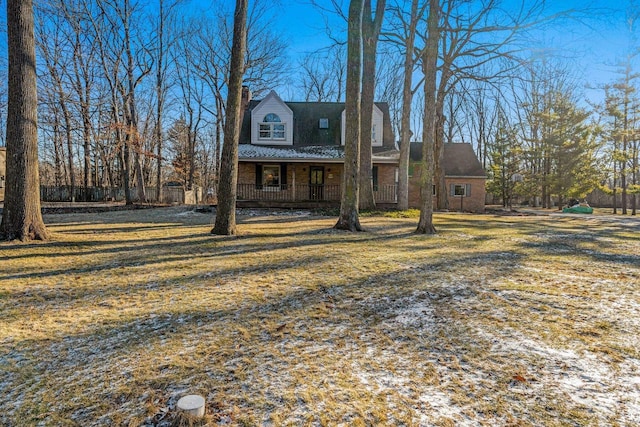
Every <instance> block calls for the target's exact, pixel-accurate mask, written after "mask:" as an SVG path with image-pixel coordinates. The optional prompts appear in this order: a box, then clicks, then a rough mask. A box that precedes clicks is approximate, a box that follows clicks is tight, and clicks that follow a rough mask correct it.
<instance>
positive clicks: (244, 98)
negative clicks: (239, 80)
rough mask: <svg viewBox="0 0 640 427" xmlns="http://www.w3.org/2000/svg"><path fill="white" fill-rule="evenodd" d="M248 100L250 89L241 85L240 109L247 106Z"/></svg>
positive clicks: (249, 99) (249, 98)
mask: <svg viewBox="0 0 640 427" xmlns="http://www.w3.org/2000/svg"><path fill="white" fill-rule="evenodd" d="M249 101H251V89H249V86H242V109H243V110H246V109H247V108H249Z"/></svg>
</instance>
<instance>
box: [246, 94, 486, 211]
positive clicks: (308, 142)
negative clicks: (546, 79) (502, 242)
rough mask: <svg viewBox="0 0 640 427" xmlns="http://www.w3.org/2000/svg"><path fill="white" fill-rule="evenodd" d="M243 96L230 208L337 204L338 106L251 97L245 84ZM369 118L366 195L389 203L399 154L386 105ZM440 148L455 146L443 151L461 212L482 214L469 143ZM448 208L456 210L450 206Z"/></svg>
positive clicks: (341, 133) (480, 179) (414, 202)
mask: <svg viewBox="0 0 640 427" xmlns="http://www.w3.org/2000/svg"><path fill="white" fill-rule="evenodd" d="M243 98H244V99H243V101H244V102H243V105H244V106H245V111H244V117H243V122H242V128H241V131H240V141H239V146H238V189H237V190H238V193H237V204H238V206H245V207H246V206H252V207H255V206H262V207H318V206H326V205H333V206H335V205H339V203H340V197H341V184H342V174H343V171H344V141H345V126H344V123H345V112H344V103H339V102H284V101H283V100H282V99H281V98H280V97H279V96H278V94H277V93H276V92H274V91H271V92H270V93H269V94H268V95H267V96H266V97H265V98H264V99H262V100H260V101H257V100H251V97H250V93H249V91H248V90H247V89H246V88H244V91H243ZM372 119H373V120H372V123H373V124H372V135H371V147H372V153H373V154H372V165H373V168H372V173H371V176H372V180H373V190H374V198H375V200H376V205H377V206H379V207H395V206H396V203H397V182H398V165H399V155H400V153H399V150H398V148H397V146H396V143H395V139H394V135H393V131H392V129H391V120H390V118H389V108H388V105H387V104H386V103H375V105H374V111H373V117H372ZM447 145H450V146H454V145H455V146H459V147H455V148H453V147H449V148H447V149H445V174H446V180H447V185H448V186H449V185H453V187H451V188H452V191H453V192H454V194H455V195H459V194H461V192H462V191H463V189H464V192H465V195H464V196H462V197H465V198H466V199H467V200H464V201H463V208H464V210H467V211H476V212H481V211H483V210H484V194H485V191H484V180H485V177H484V171H481V169H482V167H481V166H480V162H479V161H478V159H477V158H476V157H475V154H474V152H473V149H472V148H471V145H470V144H447ZM463 146H464V147H463ZM414 160H416V159H414ZM474 161H475V162H474ZM478 167H480V170H478ZM467 177H468V179H466V178H467ZM417 182H418V181H417V178H416V177H415V176H414V177H412V180H411V182H410V188H409V192H410V194H409V200H410V206H411V207H419V206H420V200H419V197H420V191H419V187H418V185H417ZM451 197H452V196H450V198H451ZM472 199H473V203H472ZM464 202H467V203H464ZM452 209H456V208H455V206H452Z"/></svg>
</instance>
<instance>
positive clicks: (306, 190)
mask: <svg viewBox="0 0 640 427" xmlns="http://www.w3.org/2000/svg"><path fill="white" fill-rule="evenodd" d="M373 195H374V199H375V201H376V203H396V202H397V186H396V185H378V186H376V188H374V192H373ZM340 196H341V190H340V185H335V184H332V185H328V184H323V185H313V184H296V185H287V184H283V185H256V184H238V195H237V199H238V200H243V201H261V202H262V201H274V202H314V201H317V202H322V201H325V202H339V201H340Z"/></svg>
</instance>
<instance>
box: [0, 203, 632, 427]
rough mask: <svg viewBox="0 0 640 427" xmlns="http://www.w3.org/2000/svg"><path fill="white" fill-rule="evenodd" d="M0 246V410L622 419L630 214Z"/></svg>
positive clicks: (90, 418) (130, 215)
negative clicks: (180, 404) (420, 230)
mask: <svg viewBox="0 0 640 427" xmlns="http://www.w3.org/2000/svg"><path fill="white" fill-rule="evenodd" d="M46 221H47V223H48V226H49V228H50V230H51V231H52V232H53V236H54V238H53V240H52V241H51V242H48V243H33V244H15V243H0V270H1V272H2V273H1V275H0V408H2V410H0V424H2V425H10V426H13V425H15V426H23V425H26V426H28V425H45V426H58V425H82V426H86V425H133V426H136V425H189V424H194V423H193V422H192V420H185V419H184V418H180V417H178V416H177V414H176V412H175V404H176V402H177V400H178V399H179V398H180V397H181V396H183V395H185V394H193V393H197V394H202V395H204V396H205V397H207V402H208V408H207V409H208V415H207V417H206V418H205V419H204V420H201V421H199V422H197V423H195V424H194V425H219V424H220V425H238V426H250V425H261V426H262V425H265V426H281V425H282V426H285V425H291V426H301V425H310V426H325V425H326V426H334V425H344V426H371V425H398V426H432V425H433V426H453V425H456V426H459V425H463V426H464V425H469V426H475V425H487V426H495V425H504V426H507V425H510V426H511V425H518V426H520V425H522V426H527V425H550V426H554V425H558V426H560V425H628V426H631V425H637V424H640V344H639V341H640V340H639V336H640V320H639V319H640V292H639V291H640V289H639V288H640V257H639V256H638V254H639V253H640V221H638V220H637V219H635V218H633V219H630V218H627V219H625V220H622V221H620V220H616V221H614V220H610V219H609V218H607V217H604V216H593V217H578V216H571V217H570V216H551V217H532V216H529V217H526V216H525V217H500V216H491V215H460V214H438V215H436V216H435V222H436V226H437V228H438V230H439V233H438V234H437V235H435V236H421V235H415V234H413V229H414V228H415V225H416V220H415V219H406V218H384V217H367V218H363V219H362V222H363V225H364V226H365V227H366V228H367V229H368V232H366V233H357V234H352V233H346V232H339V231H334V230H332V229H331V226H332V225H333V223H334V221H335V218H333V217H311V216H303V215H298V216H292V215H288V216H245V217H242V218H241V221H240V226H239V230H240V233H241V235H240V236H239V237H221V236H212V235H210V234H209V230H210V228H211V222H212V217H211V215H206V214H199V213H195V212H190V211H187V210H185V209H183V208H166V209H156V210H144V211H125V212H111V213H101V214H66V215H51V216H48V217H46Z"/></svg>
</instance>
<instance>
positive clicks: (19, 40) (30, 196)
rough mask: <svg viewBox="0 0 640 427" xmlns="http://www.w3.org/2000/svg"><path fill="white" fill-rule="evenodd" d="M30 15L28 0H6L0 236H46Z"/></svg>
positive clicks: (30, 5) (12, 238)
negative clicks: (3, 181)
mask: <svg viewBox="0 0 640 427" xmlns="http://www.w3.org/2000/svg"><path fill="white" fill-rule="evenodd" d="M33 15H34V14H33V3H32V1H31V0H7V16H8V17H9V19H7V44H8V47H9V73H8V74H9V84H8V87H9V103H8V111H7V139H6V142H7V171H6V177H7V180H6V188H5V202H4V209H3V211H2V223H1V224H0V237H1V238H3V239H6V240H15V239H20V240H22V241H25V240H46V239H47V238H48V237H49V235H48V232H47V228H46V227H45V225H44V221H43V220H42V213H41V212H40V177H39V171H38V123H37V122H38V96H37V82H36V49H35V37H34V26H33V24H34V16H33Z"/></svg>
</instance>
